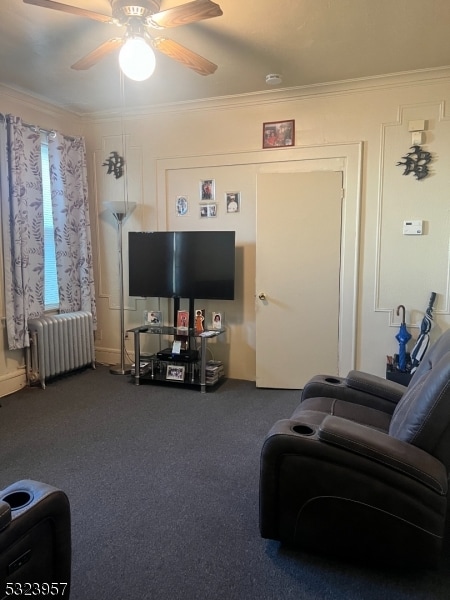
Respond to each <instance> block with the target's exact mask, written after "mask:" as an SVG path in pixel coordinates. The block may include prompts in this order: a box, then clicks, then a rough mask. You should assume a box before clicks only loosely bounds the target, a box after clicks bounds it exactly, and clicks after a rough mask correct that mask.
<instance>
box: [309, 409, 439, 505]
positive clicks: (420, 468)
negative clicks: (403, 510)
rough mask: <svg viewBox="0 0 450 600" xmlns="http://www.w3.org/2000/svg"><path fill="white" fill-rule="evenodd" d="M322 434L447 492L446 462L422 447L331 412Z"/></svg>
mask: <svg viewBox="0 0 450 600" xmlns="http://www.w3.org/2000/svg"><path fill="white" fill-rule="evenodd" d="M318 437H319V439H320V440H321V441H322V442H326V443H328V444H333V445H335V446H339V447H340V448H344V449H346V450H349V451H351V452H353V453H356V454H359V455H361V456H364V457H366V458H369V459H371V460H375V461H377V462H380V463H382V464H384V465H386V466H388V467H390V468H392V469H395V470H396V471H400V472H402V473H405V474H407V475H408V476H410V477H413V478H414V479H416V480H417V481H419V482H421V483H423V484H424V485H426V486H428V487H429V488H431V489H433V490H435V491H436V492H438V493H439V494H441V495H446V494H447V489H448V483H447V472H446V469H445V467H444V465H443V464H442V463H441V462H440V461H438V460H437V459H436V458H434V457H433V456H431V455H430V454H428V453H427V452H424V451H423V450H422V449H421V448H418V447H417V446H413V445H412V444H408V443H406V442H403V441H401V440H398V439H396V438H393V437H391V436H390V435H388V434H386V433H383V432H381V431H378V430H376V429H371V428H370V427H366V426H365V425H360V424H359V423H355V422H353V421H349V420H347V419H342V418H340V417H335V416H333V415H328V416H327V417H325V419H324V420H323V422H322V424H321V426H320V428H319V432H318Z"/></svg>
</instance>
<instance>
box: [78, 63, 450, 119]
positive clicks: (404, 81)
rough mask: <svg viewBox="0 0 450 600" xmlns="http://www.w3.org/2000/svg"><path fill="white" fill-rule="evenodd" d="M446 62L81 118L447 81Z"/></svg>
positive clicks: (147, 113)
mask: <svg viewBox="0 0 450 600" xmlns="http://www.w3.org/2000/svg"><path fill="white" fill-rule="evenodd" d="M449 82H450V66H448V67H436V68H434V69H421V70H416V71H405V72H401V73H393V74H390V75H377V76H372V77H364V78H359V79H346V80H343V81H336V82H330V83H318V84H311V85H305V86H297V87H290V88H277V89H276V90H274V89H271V90H263V91H260V92H250V93H246V94H236V95H233V96H219V97H215V98H205V99H203V100H195V101H185V102H174V103H170V104H158V105H153V106H140V107H130V108H129V109H127V108H125V109H123V107H122V108H121V109H117V110H108V111H97V112H91V113H85V114H83V115H82V120H83V121H85V122H90V121H99V122H100V121H108V120H116V119H117V117H120V118H122V119H123V118H124V119H127V118H128V119H130V118H136V117H146V116H150V115H155V114H162V113H172V112H190V111H194V112H197V111H205V110H218V109H220V110H226V109H233V108H239V107H251V106H256V105H258V106H261V105H263V104H274V103H280V102H291V101H293V100H300V99H303V100H304V99H307V98H313V97H317V96H330V95H331V96H336V95H341V94H349V93H358V92H360V93H362V92H366V91H370V90H374V89H376V90H380V89H392V88H398V87H408V86H411V85H429V84H431V83H449Z"/></svg>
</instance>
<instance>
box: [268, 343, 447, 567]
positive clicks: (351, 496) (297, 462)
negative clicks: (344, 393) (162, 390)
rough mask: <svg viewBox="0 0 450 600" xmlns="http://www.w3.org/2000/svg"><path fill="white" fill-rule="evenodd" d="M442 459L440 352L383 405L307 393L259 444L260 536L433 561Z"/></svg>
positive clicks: (440, 529) (441, 513)
mask: <svg viewBox="0 0 450 600" xmlns="http://www.w3.org/2000/svg"><path fill="white" fill-rule="evenodd" d="M449 469H450V353H447V354H445V355H444V356H442V357H441V359H440V361H439V362H438V363H437V364H435V365H434V367H433V369H430V370H428V371H427V372H423V373H422V375H421V377H420V378H419V379H418V381H417V383H416V385H414V386H413V387H412V388H407V389H406V391H405V393H404V394H403V396H402V397H401V399H400V401H399V402H398V403H397V404H396V407H395V410H394V411H393V413H392V414H388V413H387V412H384V411H383V410H378V409H376V408H374V407H369V406H365V405H364V404H361V403H359V402H358V396H357V395H355V397H354V401H352V402H346V401H343V400H339V399H336V398H325V397H317V398H312V397H311V398H307V399H305V400H303V402H302V403H301V404H300V406H299V407H298V408H297V409H296V411H295V412H294V415H293V416H292V417H291V418H290V419H285V420H281V421H278V422H277V423H276V424H275V425H274V426H273V428H272V429H271V431H270V432H269V434H268V436H267V438H266V440H265V442H264V445H263V449H262V453H261V473H260V531H261V535H262V537H264V538H270V539H274V540H279V541H281V542H283V543H286V544H289V545H294V546H297V547H300V548H304V549H309V550H313V551H319V552H324V551H327V552H332V553H335V554H338V555H339V556H346V557H352V558H358V559H361V558H366V559H371V560H374V559H375V560H380V561H387V562H388V563H389V564H393V563H396V564H407V565H408V566H411V565H423V566H425V565H427V566H429V565H436V563H437V562H438V559H439V556H440V553H441V548H442V543H443V538H444V528H445V521H446V513H447V495H448V483H447V482H448V475H449Z"/></svg>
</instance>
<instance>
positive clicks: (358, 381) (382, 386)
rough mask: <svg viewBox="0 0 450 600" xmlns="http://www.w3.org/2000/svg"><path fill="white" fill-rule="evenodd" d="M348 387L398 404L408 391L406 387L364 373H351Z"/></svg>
mask: <svg viewBox="0 0 450 600" xmlns="http://www.w3.org/2000/svg"><path fill="white" fill-rule="evenodd" d="M345 381H346V383H347V385H348V387H350V388H352V389H354V390H358V391H359V392H368V393H370V394H373V395H374V396H379V397H380V398H384V399H385V400H390V401H391V402H393V403H394V404H397V403H398V401H399V400H400V398H401V397H402V396H403V394H404V393H405V391H406V388H405V386H404V385H401V384H400V383H397V382H395V381H389V380H387V379H383V378H382V377H378V376H377V375H372V374H371V373H365V372H364V371H354V370H353V371H349V373H348V375H347V377H346V379H345Z"/></svg>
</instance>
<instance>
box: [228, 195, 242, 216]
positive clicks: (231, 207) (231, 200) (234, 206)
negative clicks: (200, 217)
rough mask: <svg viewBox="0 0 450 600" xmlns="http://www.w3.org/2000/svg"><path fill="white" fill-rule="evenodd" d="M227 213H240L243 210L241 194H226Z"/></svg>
mask: <svg viewBox="0 0 450 600" xmlns="http://www.w3.org/2000/svg"><path fill="white" fill-rule="evenodd" d="M225 202H226V205H227V213H238V212H239V211H240V210H241V192H226V194H225Z"/></svg>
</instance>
